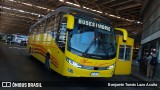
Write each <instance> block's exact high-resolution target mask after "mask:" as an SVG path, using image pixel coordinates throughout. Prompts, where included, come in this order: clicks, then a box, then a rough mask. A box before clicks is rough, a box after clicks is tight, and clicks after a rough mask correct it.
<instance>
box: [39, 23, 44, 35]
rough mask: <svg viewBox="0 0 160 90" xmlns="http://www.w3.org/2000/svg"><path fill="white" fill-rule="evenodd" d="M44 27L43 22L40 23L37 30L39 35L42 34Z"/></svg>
mask: <svg viewBox="0 0 160 90" xmlns="http://www.w3.org/2000/svg"><path fill="white" fill-rule="evenodd" d="M44 27H45V23H44V22H42V23H40V25H39V28H38V33H39V34H42V33H44Z"/></svg>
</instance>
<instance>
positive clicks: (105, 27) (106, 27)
mask: <svg viewBox="0 0 160 90" xmlns="http://www.w3.org/2000/svg"><path fill="white" fill-rule="evenodd" d="M78 24H82V25H86V26H90V27H95V28H99V29H104V30H107V31H110V30H111V27H109V26H107V25H104V24H100V23H98V22H93V21H88V20H84V19H78Z"/></svg>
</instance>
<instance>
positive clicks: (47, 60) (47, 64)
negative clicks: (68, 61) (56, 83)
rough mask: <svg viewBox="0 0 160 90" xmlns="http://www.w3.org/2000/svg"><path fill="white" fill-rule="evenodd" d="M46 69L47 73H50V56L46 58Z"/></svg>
mask: <svg viewBox="0 0 160 90" xmlns="http://www.w3.org/2000/svg"><path fill="white" fill-rule="evenodd" d="M45 68H46V70H47V71H50V55H49V54H47V55H46V58H45Z"/></svg>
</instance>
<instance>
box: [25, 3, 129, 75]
mask: <svg viewBox="0 0 160 90" xmlns="http://www.w3.org/2000/svg"><path fill="white" fill-rule="evenodd" d="M115 30H120V31H122V32H123V36H122V38H123V41H127V37H128V34H127V31H126V30H124V29H120V28H114V27H113V26H112V25H111V23H110V22H109V21H108V20H107V19H106V18H104V17H102V16H100V15H97V14H94V13H92V12H88V11H84V10H81V9H77V8H72V7H66V6H63V7H60V8H58V9H56V10H54V11H53V12H51V13H49V14H48V15H46V16H44V17H43V18H42V19H40V20H39V21H38V22H37V23H35V24H34V25H32V26H31V27H30V31H29V37H28V43H27V49H28V52H29V54H30V55H31V56H33V57H35V58H36V59H38V60H39V61H40V62H42V63H44V66H45V68H46V69H47V70H54V71H55V72H57V73H59V74H61V75H63V76H67V77H112V76H113V74H114V72H115V67H116V65H115V63H116V60H117V44H116V35H115ZM117 68H118V67H117Z"/></svg>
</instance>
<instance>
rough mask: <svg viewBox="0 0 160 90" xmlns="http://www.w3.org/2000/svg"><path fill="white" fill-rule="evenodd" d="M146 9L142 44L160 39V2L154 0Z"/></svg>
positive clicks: (159, 0)
mask: <svg viewBox="0 0 160 90" xmlns="http://www.w3.org/2000/svg"><path fill="white" fill-rule="evenodd" d="M147 7H149V8H147V9H146V10H145V9H144V13H143V19H144V20H143V21H144V22H143V30H142V41H141V44H144V43H147V42H149V41H151V40H154V39H156V38H159V37H160V13H159V12H160V0H152V2H151V4H150V5H149V6H147Z"/></svg>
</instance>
